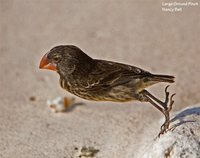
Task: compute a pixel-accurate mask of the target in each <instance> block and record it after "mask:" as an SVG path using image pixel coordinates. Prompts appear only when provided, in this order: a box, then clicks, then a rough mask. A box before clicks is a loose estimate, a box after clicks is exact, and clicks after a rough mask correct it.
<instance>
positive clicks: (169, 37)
mask: <svg viewBox="0 0 200 158" xmlns="http://www.w3.org/2000/svg"><path fill="white" fill-rule="evenodd" d="M161 8H162V1H160V0H132V1H131V0H128V1H122V0H101V1H98V0H94V1H91V0H42V1H41V0H34V1H33V0H0V14H1V16H0V56H1V57H0V74H1V80H0V89H1V91H0V99H1V101H0V107H1V110H0V123H1V127H0V133H1V136H0V138H1V139H0V141H2V142H3V143H2V142H1V145H0V151H2V152H0V153H4V156H5V155H6V154H7V155H12V154H10V153H12V152H14V151H15V150H12V151H11V150H10V149H9V148H6V149H5V148H4V147H5V146H6V142H7V143H8V142H9V140H10V141H11V140H13V141H14V142H15V143H16V142H18V141H19V140H20V139H22V138H23V136H21V137H20V138H17V137H15V136H16V135H18V132H20V131H18V129H19V128H21V129H26V124H27V125H30V124H31V123H33V124H39V122H40V121H41V119H42V120H46V121H47V120H48V117H49V116H51V115H52V114H49V113H48V112H49V111H48V110H47V109H46V106H45V101H46V100H47V99H49V98H53V97H55V96H59V95H64V94H66V92H64V91H63V90H61V88H60V87H59V84H58V79H59V77H58V75H57V74H56V73H53V72H49V71H40V70H39V69H38V65H39V61H40V59H41V57H42V55H44V53H46V52H47V51H48V50H49V49H51V48H52V47H54V46H57V45H61V44H73V45H76V46H78V47H80V48H81V49H82V50H83V51H85V52H86V53H87V54H88V55H90V56H91V57H94V58H101V59H106V60H113V61H118V62H123V63H127V64H130V65H135V66H138V67H141V68H143V69H146V70H148V71H151V72H153V73H161V74H169V75H175V76H176V83H175V84H173V85H171V87H170V91H171V93H172V92H175V93H176V94H177V95H176V96H175V105H174V110H178V109H181V108H183V107H186V106H189V105H192V104H196V103H198V102H200V92H199V88H200V82H199V77H200V71H199V68H200V44H199V40H200V9H199V6H196V7H184V8H183V11H182V12H173V13H171V12H163V11H162V9H161ZM165 86H166V84H159V85H157V86H154V87H152V88H150V91H151V92H153V93H154V94H155V95H156V96H158V97H160V98H163V97H164V87H165ZM31 96H35V97H36V101H35V102H30V100H29V97H31ZM130 104H134V103H130ZM136 105H138V106H139V105H140V104H139V103H136ZM120 106H121V105H120ZM127 106H128V107H129V108H131V106H129V105H126V106H125V107H126V108H127ZM94 107H96V106H94ZM140 107H142V106H140ZM140 107H137V108H140ZM147 107H148V106H146V108H145V110H146V111H148V112H149V113H151V114H149V115H150V116H151V117H152V118H153V117H154V116H153V115H154V114H157V112H154V111H155V109H153V108H151V107H150V106H149V109H148V108H147ZM96 108H99V106H97V107H96ZM109 108H110V110H112V109H115V108H116V106H115V105H114V106H113V105H110V107H109ZM122 109H123V107H122V106H121V109H120V110H122ZM93 110H94V111H95V108H94V109H93ZM132 110H133V111H134V107H133V109H132ZM145 110H143V112H144V113H145ZM38 111H39V112H38ZM133 111H132V112H133ZM127 113H128V111H127ZM144 113H143V114H141V115H144ZM43 116H44V117H43ZM160 116H161V115H160ZM36 117H38V119H36ZM40 117H41V118H40ZM68 117H69V116H68ZM54 119H55V118H54ZM47 122H48V121H47ZM23 124H24V125H23ZM15 128H16V130H15ZM35 128H37V127H35ZM58 128H61V127H58ZM11 129H13V130H14V131H13V132H12V130H11ZM39 129H40V128H39V127H38V131H39ZM33 130H35V129H34V128H33ZM36 131H37V130H36ZM9 132H11V133H9ZM21 132H22V131H21ZM27 133H28V132H27ZM36 133H37V132H36ZM44 133H45V130H44ZM28 135H29V134H27V137H28ZM36 135H37V134H36ZM27 139H28V138H27ZM41 139H42V138H41ZM61 140H62V139H61ZM38 141H39V140H38ZM56 141H57V140H56ZM8 144H9V143H8ZM15 145H17V143H16V144H15ZM37 145H38V144H37ZM22 146H23V145H22ZM19 148H20V147H19ZM27 150H28V149H27ZM18 151H19V150H18ZM0 155H1V154H0ZM19 155H20V154H19ZM43 156H44V155H43ZM0 157H1V156H0Z"/></svg>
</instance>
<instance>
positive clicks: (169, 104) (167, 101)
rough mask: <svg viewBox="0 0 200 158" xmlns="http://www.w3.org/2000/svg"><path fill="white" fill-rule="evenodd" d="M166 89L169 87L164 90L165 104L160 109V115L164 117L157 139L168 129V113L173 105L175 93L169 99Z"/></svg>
mask: <svg viewBox="0 0 200 158" xmlns="http://www.w3.org/2000/svg"><path fill="white" fill-rule="evenodd" d="M168 87H169V86H167V87H166V88H165V94H166V98H165V102H164V104H165V105H164V106H163V109H162V110H163V111H162V113H163V114H164V115H165V122H164V123H163V125H162V126H161V131H160V133H159V134H158V137H160V135H161V134H164V133H166V132H167V131H168V129H169V124H170V115H169V114H170V111H171V110H172V106H173V104H174V100H173V97H174V96H175V93H174V94H172V95H171V96H170V97H169V92H168V91H167V88H168Z"/></svg>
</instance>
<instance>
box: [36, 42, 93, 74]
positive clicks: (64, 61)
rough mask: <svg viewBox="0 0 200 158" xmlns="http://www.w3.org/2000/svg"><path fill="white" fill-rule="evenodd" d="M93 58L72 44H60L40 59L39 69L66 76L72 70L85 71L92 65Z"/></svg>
mask: <svg viewBox="0 0 200 158" xmlns="http://www.w3.org/2000/svg"><path fill="white" fill-rule="evenodd" d="M92 63H93V59H92V58H91V57H89V56H88V55H87V54H85V53H84V52H83V51H82V50H81V49H80V48H78V47H76V46H73V45H60V46H56V47H54V48H52V49H51V50H50V51H49V52H48V53H46V54H45V55H44V56H43V58H42V59H41V61H40V66H39V68H40V69H49V70H53V71H57V72H58V73H59V74H60V75H62V76H66V75H69V74H71V73H73V72H74V71H81V72H82V71H87V69H89V68H91V67H92Z"/></svg>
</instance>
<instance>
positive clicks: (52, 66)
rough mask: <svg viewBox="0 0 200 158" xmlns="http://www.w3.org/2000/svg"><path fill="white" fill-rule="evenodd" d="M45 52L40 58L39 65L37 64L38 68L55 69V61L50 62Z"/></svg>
mask: <svg viewBox="0 0 200 158" xmlns="http://www.w3.org/2000/svg"><path fill="white" fill-rule="evenodd" d="M47 54H48V53H46V54H45V55H44V56H43V57H42V59H41V61H40V66H39V68H40V69H48V70H53V71H56V70H57V68H56V64H55V63H51V62H50V61H49V60H48V58H47Z"/></svg>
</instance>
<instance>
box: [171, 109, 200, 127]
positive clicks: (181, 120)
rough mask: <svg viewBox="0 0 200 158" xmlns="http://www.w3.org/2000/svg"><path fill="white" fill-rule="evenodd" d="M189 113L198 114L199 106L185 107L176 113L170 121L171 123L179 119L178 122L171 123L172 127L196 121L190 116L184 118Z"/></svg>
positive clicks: (199, 112)
mask: <svg viewBox="0 0 200 158" xmlns="http://www.w3.org/2000/svg"><path fill="white" fill-rule="evenodd" d="M190 115H200V107H192V108H189V109H185V110H184V111H182V112H181V113H179V114H177V115H176V116H175V117H174V118H172V119H171V121H170V122H171V123H172V122H175V121H179V122H178V123H176V124H174V125H173V129H175V128H176V127H178V126H180V125H182V124H185V123H189V122H196V120H193V119H192V118H191V117H190V118H186V117H188V116H190Z"/></svg>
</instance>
